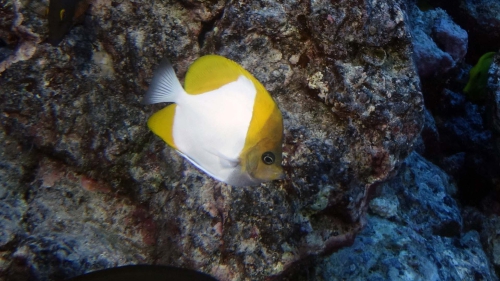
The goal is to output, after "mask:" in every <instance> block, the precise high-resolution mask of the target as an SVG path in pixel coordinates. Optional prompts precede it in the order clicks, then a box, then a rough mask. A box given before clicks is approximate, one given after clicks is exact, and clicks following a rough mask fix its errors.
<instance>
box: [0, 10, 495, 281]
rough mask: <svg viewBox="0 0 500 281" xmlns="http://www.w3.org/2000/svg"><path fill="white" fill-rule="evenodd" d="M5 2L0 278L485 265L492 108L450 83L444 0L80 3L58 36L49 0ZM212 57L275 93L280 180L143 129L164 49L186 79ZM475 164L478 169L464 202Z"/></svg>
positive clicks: (439, 272) (462, 47)
mask: <svg viewBox="0 0 500 281" xmlns="http://www.w3.org/2000/svg"><path fill="white" fill-rule="evenodd" d="M0 4H1V5H0V15H1V16H2V17H3V18H4V20H2V22H1V23H0V38H1V41H0V75H1V76H0V109H1V112H2V114H1V115H0V124H1V126H0V129H1V130H0V139H1V142H2V143H3V144H4V145H3V146H2V147H1V148H0V155H1V157H0V175H1V180H0V200H1V201H0V225H1V226H2V228H1V229H0V279H1V278H4V279H6V280H64V279H66V278H69V277H72V276H76V275H79V274H82V273H85V272H89V271H92V270H96V269H101V268H108V267H113V266H119V265H125V264H139V263H150V264H168V265H174V266H180V267H186V268H192V269H197V270H199V271H203V272H206V273H209V274H211V275H213V276H215V277H216V278H218V279H219V280H264V279H269V278H270V279H275V280H281V279H287V280H301V279H303V280H307V279H319V280H321V279H323V280H337V279H338V280H342V279H348V280H354V279H356V278H358V279H359V280H388V279H390V280H416V279H418V278H420V279H422V280H432V279H435V280H448V279H456V278H458V279H469V278H471V279H476V280H496V275H495V272H494V270H493V269H492V268H494V267H498V264H500V262H498V261H499V260H500V259H498V258H496V257H497V256H498V255H499V253H498V250H497V249H500V248H498V246H497V244H498V242H497V239H496V236H493V233H494V230H495V229H496V225H497V224H498V221H499V220H498V217H496V216H495V213H494V212H484V210H483V209H481V208H480V206H481V205H478V204H483V203H484V204H489V205H487V206H496V205H495V204H497V203H495V202H497V201H496V200H495V199H491V200H489V201H484V200H483V199H484V198H485V195H486V194H488V195H489V194H491V193H492V192H494V189H493V188H492V186H493V185H494V183H495V179H494V176H493V175H494V173H495V171H498V170H495V169H498V166H494V165H490V164H491V159H496V158H495V157H496V156H495V155H499V154H498V151H496V150H495V149H494V145H493V143H494V142H493V137H492V136H493V135H494V134H492V133H491V132H492V131H491V130H492V129H491V128H490V127H488V124H489V123H488V122H485V121H483V118H484V116H486V115H485V112H490V111H492V110H493V108H492V109H491V110H489V109H486V106H483V105H476V104H472V103H470V102H468V101H466V100H465V98H464V97H463V96H462V95H461V93H459V91H460V87H461V86H463V84H464V81H465V79H466V75H464V74H463V73H465V72H466V70H467V65H466V64H464V63H463V59H464V56H465V55H466V52H467V44H468V43H467V33H466V32H465V31H464V29H463V28H461V27H460V26H459V25H458V24H456V23H455V22H454V21H453V19H452V18H451V17H450V16H448V15H447V12H446V11H445V10H443V9H440V8H436V9H431V10H429V11H423V10H422V9H419V8H418V7H417V5H416V4H417V3H415V2H413V1H403V0H383V1H371V0H365V1H356V2H352V1H338V2H331V1H294V0H285V1H271V0H259V1H194V0H183V1H150V2H147V3H146V2H144V1H134V0H123V1H102V0H92V1H89V4H90V6H89V8H88V10H87V12H86V14H85V15H84V16H83V18H82V19H79V20H78V22H77V23H76V24H75V26H74V27H73V28H72V29H71V30H70V32H69V33H68V34H67V35H66V36H65V37H64V38H63V40H62V42H61V43H60V44H59V45H57V46H52V45H50V44H48V43H45V41H44V40H45V39H46V37H47V34H48V26H47V19H46V18H45V16H44V13H43V12H41V11H43V10H44V8H45V7H47V5H48V1H41V2H30V1H19V0H0ZM211 53H213V54H219V55H223V56H226V57H228V58H230V59H233V60H235V61H237V62H238V63H240V64H241V65H243V66H244V67H245V68H246V69H247V70H249V71H250V72H251V73H253V74H254V75H255V77H256V78H257V79H258V80H260V81H261V82H262V83H263V84H264V86H265V87H266V88H267V89H268V90H269V92H270V93H271V95H272V96H273V97H274V99H275V100H276V102H277V104H278V106H279V107H280V109H281V111H282V113H283V118H284V127H285V131H284V146H283V150H284V155H283V156H284V161H283V166H284V169H285V172H286V179H285V180H282V181H275V182H271V183H266V184H262V185H261V186H258V187H252V188H234V187H231V186H228V185H225V184H222V183H219V182H217V181H215V180H213V179H211V178H210V177H209V176H207V175H205V174H204V173H202V172H201V171H199V170H198V169H196V168H195V167H194V166H192V165H191V164H190V163H189V162H187V161H185V160H184V159H183V158H182V157H180V156H179V155H178V154H176V152H175V151H173V150H172V149H171V148H169V147H167V146H166V144H165V143H164V142H163V141H161V140H160V139H158V138H157V137H156V136H154V135H153V134H152V133H151V132H149V131H148V129H147V127H146V125H145V123H146V120H147V118H148V117H149V116H150V115H151V114H152V113H153V112H155V111H157V110H159V109H161V108H162V106H164V105H155V106H144V105H142V104H140V100H141V98H142V96H143V95H144V93H145V91H146V89H147V87H148V85H149V82H150V80H151V77H152V72H153V70H154V69H155V67H156V66H157V65H158V63H159V61H160V60H161V58H163V57H169V58H170V59H171V61H172V62H173V65H174V67H175V68H176V70H177V74H178V76H179V78H181V79H182V78H183V77H184V74H185V72H186V70H187V68H188V67H189V65H190V64H191V63H192V62H193V61H194V60H195V59H196V58H198V57H199V56H201V55H204V54H211ZM495 64H496V65H497V66H496V67H498V58H496V62H495ZM469 68H470V66H469ZM494 69H497V68H494ZM492 73H493V72H492ZM452 74H453V75H454V76H453V77H455V79H447V80H446V79H442V80H439V81H445V82H440V84H439V85H441V88H440V91H439V92H438V94H435V92H436V91H437V90H436V89H437V88H438V87H430V86H429V85H434V83H433V82H432V81H435V79H436V77H440V78H441V76H446V75H452ZM496 75H497V76H496V77H498V74H496ZM450 77H451V76H450ZM457 77H458V78H457ZM464 77H465V78H464ZM494 77H495V76H494V74H492V78H494ZM446 81H448V82H446ZM449 81H454V82H453V83H452V82H449ZM494 81H498V80H494V79H492V80H491V85H492V86H491V87H490V89H491V91H490V92H491V96H492V97H493V96H494V95H493V94H494V93H498V92H500V90H498V88H497V89H496V90H494V86H493V85H494V83H497V82H494ZM421 83H422V85H423V86H424V88H423V89H424V90H428V89H430V90H429V91H424V95H422V91H421ZM446 83H449V84H446ZM495 85H498V83H497V84H495ZM495 91H496V92H495ZM497 95H498V94H497ZM424 96H425V105H426V106H427V109H426V108H425V107H424ZM439 101H443V102H439ZM497 101H498V99H497ZM491 104H492V103H491ZM447 110H448V111H447ZM446 112H448V113H449V114H448V113H446ZM464 112H466V114H463V113H464ZM444 113H446V114H444ZM453 114H455V118H450V116H453ZM422 128H423V130H422ZM421 133H422V134H421ZM450 140H452V141H451V142H452V143H453V142H455V141H456V143H457V145H455V146H450V145H448V144H447V142H449V141H450ZM415 144H416V145H415ZM415 147H416V148H417V152H418V153H420V154H421V155H423V156H425V157H427V158H428V159H429V160H431V161H433V162H435V163H436V164H437V165H439V166H440V167H441V169H440V168H439V167H437V166H435V165H434V164H431V163H430V162H429V160H426V159H424V158H423V157H422V156H420V155H419V154H418V153H417V152H412V151H413V150H414V148H415ZM495 153H496V154H495ZM408 155H410V157H408V158H407V156H408ZM474 163H476V164H477V163H482V164H485V165H489V168H487V169H481V168H480V167H478V166H477V165H476V166H473V165H472V164H474ZM497 163H498V162H497ZM466 164H467V165H466ZM469 164H470V165H469ZM472 166H473V167H474V168H471V169H475V170H473V171H475V172H474V173H472V175H476V172H481V173H482V174H481V175H482V176H483V177H484V179H483V181H484V182H485V184H483V185H481V187H482V190H481V194H482V196H479V197H477V199H475V200H472V201H471V202H468V203H470V204H469V205H471V206H469V207H468V208H463V206H462V202H464V201H463V200H461V198H464V197H467V195H465V196H464V194H468V193H467V192H469V193H470V192H473V191H470V190H467V189H463V186H465V185H466V184H465V183H467V180H468V179H469V178H470V177H460V176H461V175H464V174H465V173H464V170H466V171H470V170H469V169H468V168H469V167H472ZM469 174H470V173H469ZM469 174H467V175H469ZM391 178H392V179H391ZM373 198H374V199H373ZM488 198H491V197H488ZM466 202H467V201H466ZM478 206H479V207H478ZM368 210H369V214H368V215H367V212H368ZM360 231H361V232H360ZM356 235H358V236H357V237H356ZM351 245H352V246H351ZM483 249H485V250H483ZM333 252H335V253H334V254H333V255H332V253H333ZM443 271H448V272H444V273H443ZM428 278H430V279H428ZM478 278H479V279H478Z"/></svg>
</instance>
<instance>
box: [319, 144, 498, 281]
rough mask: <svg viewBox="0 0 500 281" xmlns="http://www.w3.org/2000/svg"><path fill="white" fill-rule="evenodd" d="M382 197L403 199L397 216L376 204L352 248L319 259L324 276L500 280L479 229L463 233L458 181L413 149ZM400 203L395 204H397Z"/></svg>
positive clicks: (382, 189) (338, 277) (339, 278)
mask: <svg viewBox="0 0 500 281" xmlns="http://www.w3.org/2000/svg"><path fill="white" fill-rule="evenodd" d="M378 191H379V192H380V193H379V196H378V197H377V198H375V199H378V200H377V201H388V202H399V204H398V205H399V207H398V210H397V216H391V217H388V216H386V214H385V213H387V212H384V213H381V212H380V211H379V209H380V208H378V207H377V208H373V206H374V205H379V204H376V203H374V202H377V201H375V199H374V201H372V203H371V204H370V210H371V212H372V213H374V214H376V215H370V216H369V217H368V219H367V220H368V222H367V225H366V227H365V228H364V229H363V231H361V232H360V233H359V235H357V237H356V239H355V240H354V244H353V245H352V246H351V247H348V248H344V249H341V250H339V251H338V252H336V253H334V254H332V255H331V256H330V257H328V258H325V259H324V260H323V261H321V262H319V264H318V266H317V267H316V275H317V276H316V277H318V278H322V279H323V280H498V278H497V277H496V275H495V273H494V271H493V270H492V268H491V265H490V263H489V261H488V258H487V255H486V254H485V252H484V251H483V249H482V245H481V242H480V237H479V234H478V233H477V231H475V230H470V231H467V232H465V233H462V232H461V226H462V219H461V217H460V213H459V212H460V210H459V208H458V204H457V203H456V202H455V199H454V198H453V196H454V194H455V193H456V190H455V186H454V184H453V183H452V182H451V181H450V179H449V177H448V176H447V175H446V174H445V173H444V172H443V171H442V170H440V169H439V168H438V167H437V166H435V165H433V164H431V163H430V162H428V161H427V160H425V159H424V158H423V157H421V156H420V155H418V154H416V153H412V154H411V155H410V156H409V157H408V158H407V159H406V160H405V163H404V165H403V166H402V167H401V169H400V170H399V173H398V175H397V176H396V177H395V178H393V179H391V180H390V181H388V182H387V183H384V184H382V185H381V186H380V187H379V188H378ZM391 205H394V204H391Z"/></svg>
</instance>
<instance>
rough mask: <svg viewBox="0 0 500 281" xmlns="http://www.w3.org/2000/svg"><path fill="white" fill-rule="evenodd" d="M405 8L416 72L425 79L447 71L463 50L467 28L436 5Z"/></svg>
mask: <svg viewBox="0 0 500 281" xmlns="http://www.w3.org/2000/svg"><path fill="white" fill-rule="evenodd" d="M408 10H409V11H408V14H409V19H410V22H411V32H412V36H413V38H414V40H413V49H414V52H415V54H414V55H415V62H416V64H417V68H418V74H419V75H420V77H421V78H423V79H425V78H432V77H436V76H440V75H443V74H445V73H447V72H448V71H449V70H450V69H452V68H453V67H455V66H456V64H457V63H458V62H459V61H460V60H462V59H463V58H464V56H465V54H466V52H467V42H468V41H467V39H468V36H467V32H466V31H465V30H463V29H462V28H461V27H460V26H458V25H457V24H456V23H455V22H454V21H453V20H452V19H451V17H450V16H449V15H448V14H447V13H446V12H445V11H444V10H442V9H440V8H436V9H432V10H428V11H425V12H424V11H421V10H420V9H419V8H417V6H416V5H409V6H408Z"/></svg>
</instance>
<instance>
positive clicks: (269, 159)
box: [262, 151, 276, 165]
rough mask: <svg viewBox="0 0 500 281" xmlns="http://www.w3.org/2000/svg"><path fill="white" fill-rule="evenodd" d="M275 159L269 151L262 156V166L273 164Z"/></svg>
mask: <svg viewBox="0 0 500 281" xmlns="http://www.w3.org/2000/svg"><path fill="white" fill-rule="evenodd" d="M275 159H276V157H275V156H274V153H272V152H270V151H268V152H264V153H263V154H262V162H264V164H266V165H271V164H273V163H274V160H275Z"/></svg>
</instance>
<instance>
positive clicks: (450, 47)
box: [431, 17, 468, 62]
mask: <svg viewBox="0 0 500 281" xmlns="http://www.w3.org/2000/svg"><path fill="white" fill-rule="evenodd" d="M431 36H432V38H433V39H434V41H435V42H436V44H437V45H438V46H439V48H441V49H442V50H443V51H445V52H446V53H448V54H450V55H451V57H452V58H453V60H455V62H458V61H460V60H462V59H463V58H464V57H465V54H466V53H467V38H468V36H467V32H466V31H465V30H463V29H462V28H461V27H460V26H458V25H457V24H456V23H454V22H453V21H452V20H451V18H450V17H444V18H438V19H436V20H435V21H434V26H433V27H432V34H431Z"/></svg>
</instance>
